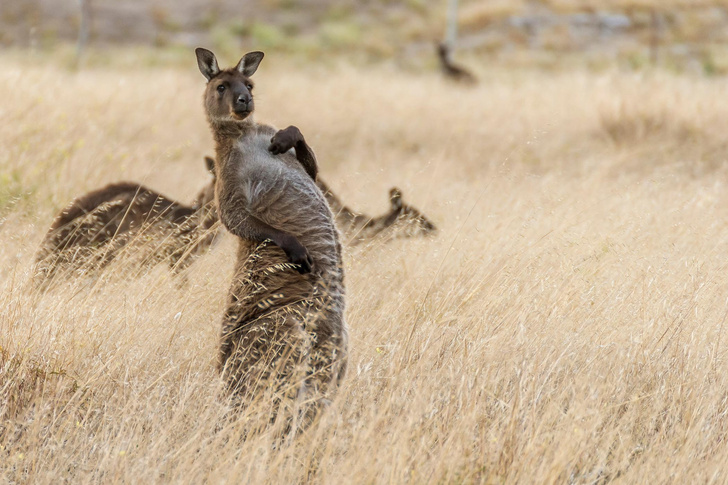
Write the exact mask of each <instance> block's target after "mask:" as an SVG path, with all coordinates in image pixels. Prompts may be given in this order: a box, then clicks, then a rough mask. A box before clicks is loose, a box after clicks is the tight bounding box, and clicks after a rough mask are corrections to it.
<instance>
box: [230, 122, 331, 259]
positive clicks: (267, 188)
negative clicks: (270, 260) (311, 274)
mask: <svg viewBox="0 0 728 485" xmlns="http://www.w3.org/2000/svg"><path fill="white" fill-rule="evenodd" d="M270 137H271V135H270V133H268V132H267V130H264V131H262V132H261V131H258V132H256V133H252V134H249V135H246V136H243V137H241V138H240V139H239V140H238V141H237V142H236V143H235V145H234V151H233V154H232V155H233V156H232V157H231V160H230V162H229V163H231V164H232V166H230V167H228V169H229V170H230V172H231V175H233V176H234V177H235V178H236V179H237V180H238V184H237V185H238V187H239V195H240V196H241V197H242V198H244V199H245V201H244V203H243V204H242V206H243V207H244V208H245V210H246V211H247V212H248V214H250V215H252V216H254V217H256V218H258V219H260V220H263V221H265V222H266V223H268V224H270V225H271V226H274V227H275V228H277V229H279V230H281V231H284V232H287V233H290V234H292V235H294V236H296V237H297V238H298V239H299V241H300V242H301V244H303V245H304V246H305V247H306V248H307V249H308V251H309V254H310V255H311V256H312V257H313V259H314V264H315V266H316V267H315V270H314V271H316V272H327V271H331V270H335V269H339V268H340V265H341V254H340V246H339V244H338V235H337V232H336V231H337V229H336V226H335V223H334V218H333V215H332V213H331V210H330V209H329V206H328V203H327V202H326V199H325V198H324V196H323V194H322V193H321V191H320V190H319V188H318V187H317V186H316V183H315V182H314V181H313V180H312V179H311V178H310V177H309V175H308V174H307V173H306V172H305V170H304V169H303V167H302V166H301V165H300V163H299V162H298V160H296V158H295V155H294V154H293V153H292V152H288V153H285V154H282V155H272V154H270V152H268V145H269V144H270Z"/></svg>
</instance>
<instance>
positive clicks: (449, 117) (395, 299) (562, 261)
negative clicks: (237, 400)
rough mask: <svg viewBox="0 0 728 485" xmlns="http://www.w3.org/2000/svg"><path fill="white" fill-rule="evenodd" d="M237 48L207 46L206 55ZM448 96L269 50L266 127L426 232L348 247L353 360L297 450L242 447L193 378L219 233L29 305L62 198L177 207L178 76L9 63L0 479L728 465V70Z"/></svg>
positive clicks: (217, 403)
mask: <svg viewBox="0 0 728 485" xmlns="http://www.w3.org/2000/svg"><path fill="white" fill-rule="evenodd" d="M230 61H232V60H231V59H227V60H225V61H223V62H224V63H225V64H227V63H229V62H230ZM480 74H481V76H480V77H481V79H484V80H485V81H484V83H483V84H482V85H481V86H480V87H478V88H475V89H462V88H457V87H452V86H449V85H446V84H444V83H442V82H441V81H440V80H439V79H437V78H434V77H425V76H414V75H410V74H403V73H401V72H397V71H389V70H387V69H385V68H370V69H368V70H366V71H364V70H359V71H357V70H353V69H351V68H347V67H340V68H334V69H327V70H319V69H317V68H316V67H312V66H309V67H306V66H303V67H301V66H298V67H295V66H294V65H293V64H289V63H287V61H285V60H281V59H275V58H268V59H266V60H265V61H264V62H263V64H262V66H261V70H260V73H259V74H258V75H256V77H257V82H258V88H257V90H258V105H257V106H258V112H259V115H258V119H259V120H260V121H266V122H272V123H274V124H277V125H279V126H281V127H282V126H285V125H287V124H296V125H298V126H299V127H301V129H302V131H303V133H304V134H305V135H306V136H307V137H308V139H309V141H310V143H311V144H312V145H313V147H314V148H315V150H316V152H317V154H318V156H319V159H320V163H321V166H322V173H323V176H324V178H325V179H326V180H327V181H328V182H329V183H330V184H331V185H332V187H333V188H334V189H335V190H338V192H339V193H340V194H341V195H342V196H343V198H345V200H346V201H347V203H349V204H350V205H351V206H352V207H355V208H358V209H361V210H366V211H370V212H379V211H380V210H383V209H384V208H385V207H386V195H385V191H386V189H387V188H388V187H389V186H391V185H395V184H396V185H399V186H401V187H402V189H403V190H404V193H405V196H406V197H407V199H408V200H409V201H410V202H412V203H413V204H414V205H416V206H418V207H420V208H421V209H422V210H423V211H424V212H425V213H426V214H428V216H430V217H431V218H432V219H433V220H434V221H435V222H436V223H437V224H438V225H439V227H440V229H441V232H440V235H439V237H438V238H437V239H435V240H432V241H423V240H420V241H398V242H395V243H393V244H389V245H386V246H381V245H373V246H370V247H365V248H356V249H355V250H349V251H348V254H347V281H348V291H349V293H348V294H349V298H348V323H349V326H350V330H351V358H350V366H349V369H350V370H349V373H348V376H347V378H346V380H345V383H344V384H343V387H342V388H341V390H340V392H339V394H338V396H337V399H336V401H335V402H334V404H333V405H332V406H331V408H330V409H329V411H328V412H327V413H326V414H325V416H324V417H323V419H322V421H321V422H320V424H319V425H318V426H317V427H315V428H314V429H312V430H311V431H310V432H309V433H308V434H307V435H306V436H303V437H301V439H299V440H297V441H295V442H293V443H285V444H283V445H282V446H273V443H272V438H271V437H269V436H267V435H265V434H263V435H260V436H257V437H253V438H250V439H248V440H247V441H243V440H241V439H240V435H241V429H242V428H243V427H244V426H245V419H246V418H245V416H242V417H240V418H239V419H235V418H231V417H230V416H229V415H228V414H227V412H228V408H227V404H226V402H225V399H222V398H221V395H220V386H219V382H218V380H217V377H216V374H215V372H214V365H213V360H214V355H215V352H216V342H217V337H218V332H219V325H220V320H221V316H222V312H223V308H224V304H225V298H226V289H227V286H228V279H229V277H230V274H231V264H232V257H233V249H234V241H233V240H232V238H231V237H229V236H228V237H226V238H224V240H223V242H222V243H221V244H220V245H218V246H217V247H216V248H215V249H214V250H213V251H212V252H211V253H210V254H208V255H206V256H205V257H203V258H202V259H200V260H199V261H198V262H197V263H196V264H195V265H193V267H192V268H191V269H190V274H189V281H190V283H189V284H188V285H187V286H184V287H181V288H180V287H178V285H177V284H176V283H175V282H174V281H173V280H172V279H171V277H170V276H169V273H168V272H167V271H166V270H165V269H164V268H158V269H155V270H154V271H152V272H151V273H149V274H147V275H145V276H143V277H141V278H138V279H135V280H132V281H128V282H127V281H119V280H118V279H115V278H113V273H114V271H112V272H111V273H110V274H107V277H105V278H103V279H102V280H100V281H98V282H96V283H94V282H92V281H86V280H82V281H75V282H69V283H68V284H67V285H65V286H61V287H59V288H58V289H56V290H54V291H52V292H50V293H48V294H46V295H38V294H37V293H36V292H34V290H33V289H32V286H31V285H30V282H29V275H30V274H31V266H32V261H33V253H34V251H35V249H36V247H37V245H38V243H39V242H40V240H41V238H42V236H43V234H44V231H45V229H46V228H47V226H48V225H49V223H50V220H51V218H52V216H53V214H54V212H55V211H56V210H58V208H60V207H61V206H63V205H64V204H65V203H66V202H67V201H68V200H69V199H70V198H71V197H72V196H74V195H77V194H79V193H81V192H83V191H86V190H88V189H91V188H94V187H97V186H99V185H101V184H103V183H106V182H109V181H113V180H120V179H132V180H138V181H142V182H145V183H147V184H148V185H149V186H151V187H154V188H155V189H158V190H160V191H161V192H162V193H165V194H168V195H169V196H172V197H175V198H178V199H180V200H185V201H189V200H190V199H191V198H192V197H193V195H194V194H195V192H196V190H197V189H198V188H199V186H200V185H202V184H203V183H204V182H205V181H206V174H205V172H204V169H203V166H202V156H203V155H204V154H209V153H211V139H210V135H209V133H208V130H207V127H206V124H205V121H204V119H203V115H202V109H201V106H200V104H201V102H200V101H201V99H200V97H201V93H202V89H203V79H202V77H201V75H200V74H199V73H198V72H197V68H196V66H195V62H194V56H193V55H192V53H190V62H189V66H187V67H186V68H184V69H183V68H181V69H179V70H173V69H169V70H161V69H160V70H141V69H140V70H135V69H123V70H122V69H114V68H105V69H103V70H87V71H82V72H80V73H76V74H74V73H69V72H66V71H64V70H61V69H57V68H55V67H52V66H48V67H34V66H33V65H32V64H31V63H23V62H17V61H16V60H12V61H10V60H6V62H3V69H2V70H1V71H0V98H2V99H3V100H4V101H3V103H2V105H0V115H1V116H0V117H1V118H2V120H3V129H2V131H0V181H2V187H1V188H0V194H3V198H2V199H0V200H1V201H2V206H1V207H0V217H1V218H2V219H0V247H2V251H0V275H1V276H0V278H1V279H0V281H1V282H2V283H1V285H2V288H1V289H0V481H2V482H33V483H51V482H54V483H55V482H58V481H60V480H67V481H68V482H72V483H85V482H100V483H113V482H135V483H149V482H182V483H201V482H206V481H210V482H214V483H221V482H230V483H260V482H272V483H297V482H303V481H308V480H313V481H316V482H324V483H352V482H353V483H374V482H376V483H389V482H394V483H423V482H429V483H448V482H450V483H451V482H455V483H461V482H465V483H470V482H499V483H500V482H505V483H513V482H544V483H553V482H556V483H564V482H574V483H601V482H606V481H611V480H617V479H618V480H619V481H621V482H633V483H640V482H644V481H646V480H647V479H648V478H649V480H650V481H651V482H653V483H668V482H669V483H686V482H693V483H695V482H716V483H723V482H725V481H726V480H728V467H726V465H725V463H728V444H727V443H726V439H728V416H727V413H728V377H727V376H728V372H726V371H727V370H728V368H727V367H728V365H727V363H726V345H727V342H726V337H725V336H724V333H725V332H724V328H723V327H724V324H725V322H726V316H727V315H728V301H727V300H726V288H727V287H728V277H726V274H727V272H726V269H727V266H728V263H726V254H728V226H726V223H725V221H726V220H728V193H727V192H726V182H727V181H728V173H727V172H726V170H725V157H726V153H728V150H726V147H725V146H724V141H723V139H722V135H723V133H721V131H720V130H721V129H722V127H724V126H726V123H727V122H728V109H727V108H726V107H725V106H724V105H723V104H722V103H721V102H720V100H722V99H723V98H724V97H725V96H724V94H725V83H724V82H723V81H715V80H712V81H711V80H706V79H699V78H687V77H673V76H670V75H666V74H652V75H641V76H638V75H630V74H620V73H607V74H598V75H597V74H589V73H582V72H574V73H568V74H560V75H543V74H539V73H530V74H529V73H523V72H521V73H520V74H513V73H507V72H506V73H504V72H497V71H492V72H481V73H480Z"/></svg>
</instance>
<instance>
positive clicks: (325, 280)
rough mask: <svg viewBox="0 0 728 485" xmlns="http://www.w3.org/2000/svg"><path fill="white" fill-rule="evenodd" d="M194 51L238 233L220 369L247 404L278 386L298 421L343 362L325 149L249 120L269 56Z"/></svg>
mask: <svg viewBox="0 0 728 485" xmlns="http://www.w3.org/2000/svg"><path fill="white" fill-rule="evenodd" d="M196 54H197V60H198V65H199V67H200V71H201V72H202V73H203V75H205V77H206V78H207V79H208V84H207V87H206V90H205V96H204V102H205V110H206V113H207V118H208V121H209V123H210V127H211V129H212V133H213V137H214V139H215V152H216V173H217V175H218V183H217V185H216V187H215V197H216V200H217V206H218V211H219V215H220V220H221V221H222V223H223V224H224V225H225V227H226V228H227V229H228V230H229V231H230V232H231V233H232V234H234V235H236V236H237V237H238V241H239V248H238V255H237V263H236V267H235V276H234V278H233V282H232V285H231V288H230V296H229V303H228V308H227V310H226V311H225V315H224V317H223V324H222V335H221V344H220V354H219V370H220V372H221V374H222V377H223V379H224V381H225V383H226V385H227V388H228V389H229V391H230V392H231V393H233V395H234V396H236V398H237V399H238V401H239V402H240V404H248V403H251V402H252V401H254V400H256V399H257V398H259V397H261V396H262V395H266V394H269V395H270V397H271V399H272V401H273V403H274V406H273V409H272V410H271V415H270V416H269V417H270V418H271V419H274V418H275V417H276V416H278V417H281V416H283V418H282V419H284V420H286V421H287V422H290V419H293V418H295V416H297V415H298V414H296V413H294V414H291V411H292V409H293V408H294V407H295V408H298V407H299V406H303V410H304V414H303V416H304V417H305V420H306V422H309V421H310V419H312V418H313V416H314V415H315V413H316V410H317V409H319V407H320V405H321V404H322V403H324V402H326V400H327V399H328V397H330V396H331V394H332V393H333V392H334V390H335V388H336V387H337V385H338V383H339V381H340V380H341V378H342V376H343V374H344V371H345V368H346V349H347V329H346V323H345V321H344V305H345V296H344V291H345V290H344V273H343V268H342V257H341V245H340V243H339V240H338V232H337V230H336V226H335V223H334V217H333V215H332V213H331V211H330V209H329V207H328V204H327V203H326V200H325V198H324V196H323V194H322V193H321V191H320V190H319V189H318V188H317V186H316V184H315V183H314V180H313V179H314V178H315V176H316V173H317V170H316V159H315V156H314V155H313V151H312V150H311V149H310V147H309V146H308V145H307V144H306V142H305V140H304V138H303V135H301V133H300V131H299V130H298V129H297V128H295V127H289V128H286V129H285V130H281V131H276V130H275V129H274V128H272V127H270V126H266V125H261V124H258V123H255V122H254V121H253V120H252V112H253V98H252V93H251V90H252V83H251V82H250V79H249V78H250V76H251V75H252V74H253V73H254V72H255V70H256V69H257V66H258V64H259V62H260V60H261V59H262V57H263V54H262V53H249V54H246V55H245V56H244V57H243V58H242V59H241V60H240V62H239V63H238V65H237V66H236V67H235V68H233V69H226V70H220V69H219V68H218V66H217V60H216V59H215V56H214V55H213V54H212V53H211V52H210V51H207V50H205V49H197V51H196ZM221 86H222V87H221ZM291 148H294V149H295V156H294V155H293V154H292V153H291V152H290V149H291ZM283 409H285V410H286V412H283V413H281V412H279V411H281V410H283Z"/></svg>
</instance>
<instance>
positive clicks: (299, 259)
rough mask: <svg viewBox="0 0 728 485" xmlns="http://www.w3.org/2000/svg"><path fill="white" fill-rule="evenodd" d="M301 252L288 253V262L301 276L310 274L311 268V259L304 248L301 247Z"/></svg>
mask: <svg viewBox="0 0 728 485" xmlns="http://www.w3.org/2000/svg"><path fill="white" fill-rule="evenodd" d="M301 249H302V250H303V251H291V252H289V253H288V261H289V262H290V263H291V264H295V265H296V271H298V272H299V273H301V274H306V273H310V272H311V269H312V268H313V258H312V257H311V255H310V254H308V251H306V248H304V247H301Z"/></svg>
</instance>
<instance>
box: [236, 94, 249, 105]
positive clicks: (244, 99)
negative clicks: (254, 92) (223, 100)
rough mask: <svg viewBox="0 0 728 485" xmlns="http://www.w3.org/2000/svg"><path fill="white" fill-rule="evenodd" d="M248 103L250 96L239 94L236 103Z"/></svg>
mask: <svg viewBox="0 0 728 485" xmlns="http://www.w3.org/2000/svg"><path fill="white" fill-rule="evenodd" d="M249 102H250V96H248V95H247V94H241V95H240V96H238V103H240V104H248V103H249Z"/></svg>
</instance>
